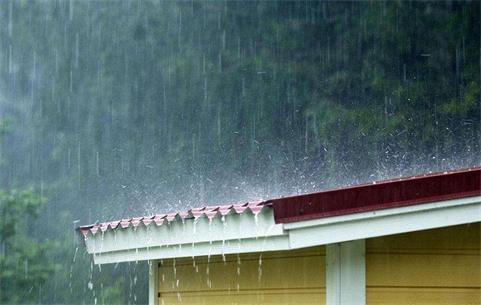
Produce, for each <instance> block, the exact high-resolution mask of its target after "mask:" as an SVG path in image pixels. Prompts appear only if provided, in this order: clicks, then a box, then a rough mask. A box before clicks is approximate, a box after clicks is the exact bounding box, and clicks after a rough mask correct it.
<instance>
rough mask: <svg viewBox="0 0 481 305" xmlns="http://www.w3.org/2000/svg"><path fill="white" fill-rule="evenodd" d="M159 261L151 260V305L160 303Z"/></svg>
mask: <svg viewBox="0 0 481 305" xmlns="http://www.w3.org/2000/svg"><path fill="white" fill-rule="evenodd" d="M158 290H159V261H158V260H152V261H149V305H159V296H158Z"/></svg>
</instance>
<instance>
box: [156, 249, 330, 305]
mask: <svg viewBox="0 0 481 305" xmlns="http://www.w3.org/2000/svg"><path fill="white" fill-rule="evenodd" d="M239 261H240V263H239ZM324 261H325V252H324V247H315V248H309V249H304V250H296V251H283V252H265V253H262V254H260V253H252V254H242V255H239V256H237V255H227V256H226V257H225V260H224V259H223V258H222V257H221V256H215V257H211V258H210V260H209V262H207V258H196V259H195V260H194V261H193V260H192V258H188V259H180V260H179V259H177V260H168V261H166V260H164V261H163V262H162V266H161V267H160V268H159V292H160V300H159V304H161V305H171V304H183V305H194V304H195V305H216V304H222V305H229V304H237V305H250V304H272V305H274V304H275V305H283V304H286V305H287V304H292V305H294V304H295V305H304V304H305V305H310V304H312V305H314V304H316V305H318V304H325V264H324Z"/></svg>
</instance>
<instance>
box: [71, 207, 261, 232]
mask: <svg viewBox="0 0 481 305" xmlns="http://www.w3.org/2000/svg"><path fill="white" fill-rule="evenodd" d="M268 205H270V203H268V202H266V201H252V202H245V203H236V204H227V205H216V206H204V207H199V208H193V209H190V210H187V211H181V212H173V213H168V214H156V215H150V216H142V217H133V218H126V219H121V220H114V221H108V222H102V223H96V224H91V225H86V226H80V227H79V229H80V232H82V234H83V235H84V236H87V235H88V234H89V233H92V234H96V233H97V232H98V231H99V230H100V232H105V231H107V230H115V229H120V228H121V229H126V228H129V227H132V228H137V227H138V226H139V225H141V224H142V225H144V226H149V225H151V224H154V225H156V226H161V225H163V224H168V223H171V222H173V221H185V220H186V219H194V220H198V219H199V218H201V217H206V218H207V219H209V221H211V220H212V219H213V218H214V217H215V216H221V217H224V216H226V215H228V214H242V213H244V212H247V211H249V212H251V213H252V215H254V216H255V215H258V214H259V213H260V212H261V210H262V208H263V207H264V206H268Z"/></svg>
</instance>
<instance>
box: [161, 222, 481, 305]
mask: <svg viewBox="0 0 481 305" xmlns="http://www.w3.org/2000/svg"><path fill="white" fill-rule="evenodd" d="M480 228H481V224H479V223H478V224H472V225H463V226H456V227H449V228H443V229H436V230H427V231H421V232H414V233H407V234H400V235H393V236H386V237H381V238H373V239H368V240H367V241H366V282H367V304H368V305H377V304H379V305H381V304H382V305H434V304H436V305H443V304H445V305H458V304H459V305H481V255H480V253H481V250H480V245H481V235H480V231H481V230H480ZM239 257H240V264H239V263H238V256H237V255H228V256H226V259H225V262H224V260H223V259H222V257H220V256H215V257H212V258H211V259H210V262H209V263H208V264H207V259H206V258H196V259H195V264H194V262H193V260H192V258H188V259H177V260H176V261H174V260H164V261H163V262H162V266H161V267H160V268H159V291H160V300H159V304H160V305H170V304H183V305H194V304H196V305H197V304H198V305H230V304H238V305H251V304H272V305H284V304H292V305H308V304H309V305H310V304H312V305H314V304H316V305H318V304H325V248H324V247H315V248H309V249H303V250H296V251H284V252H271V253H263V254H262V257H261V258H260V254H258V253H254V254H243V255H240V256H239ZM174 266H175V267H174ZM238 270H239V272H238Z"/></svg>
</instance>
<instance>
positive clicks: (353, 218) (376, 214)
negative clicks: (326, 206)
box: [284, 196, 481, 249]
mask: <svg viewBox="0 0 481 305" xmlns="http://www.w3.org/2000/svg"><path fill="white" fill-rule="evenodd" d="M480 221H481V196H475V197H467V198H462V199H455V200H446V201H439V202H433V203H427V204H420V205H413V206H406V207H399V208H391V209H385V210H377V211H372V212H364V213H357V214H350V215H342V216H335V217H328V218H321V219H314V220H307V221H300V222H295V223H288V224H285V225H284V229H285V230H286V231H288V234H289V242H290V248H291V249H296V248H305V247H311V246H317V245H325V244H332V243H339V242H345V241H351V240H358V239H365V238H372V237H379V236H385V235H392V234H400V233H407V232H413V231H421V230H429V229H435V228H441V227H448V226H455V225H461V224H468V223H474V222H480Z"/></svg>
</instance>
